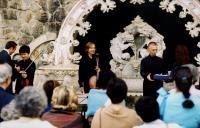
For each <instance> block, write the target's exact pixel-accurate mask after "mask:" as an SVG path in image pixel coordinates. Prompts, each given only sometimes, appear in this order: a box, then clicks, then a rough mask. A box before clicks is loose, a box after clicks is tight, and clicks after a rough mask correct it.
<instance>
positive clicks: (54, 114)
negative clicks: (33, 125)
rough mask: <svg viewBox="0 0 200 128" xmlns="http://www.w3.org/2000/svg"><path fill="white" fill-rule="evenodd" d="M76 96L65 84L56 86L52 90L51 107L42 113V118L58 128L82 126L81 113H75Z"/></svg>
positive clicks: (80, 127)
mask: <svg viewBox="0 0 200 128" xmlns="http://www.w3.org/2000/svg"><path fill="white" fill-rule="evenodd" d="M77 107H78V98H77V95H76V94H75V92H74V91H73V90H71V89H68V88H67V86H64V85H62V86H58V87H56V88H55V89H54V91H53V96H52V109H51V110H50V111H49V112H47V113H44V114H43V116H42V119H43V120H47V121H49V122H50V123H52V124H53V125H55V126H57V127H59V128H82V127H83V123H82V119H81V115H80V114H78V113H75V110H76V109H77Z"/></svg>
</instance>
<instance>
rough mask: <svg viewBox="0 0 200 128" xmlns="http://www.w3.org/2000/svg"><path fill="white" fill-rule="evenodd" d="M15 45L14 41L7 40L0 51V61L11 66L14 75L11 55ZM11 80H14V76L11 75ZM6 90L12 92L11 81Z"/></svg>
mask: <svg viewBox="0 0 200 128" xmlns="http://www.w3.org/2000/svg"><path fill="white" fill-rule="evenodd" d="M16 47H17V43H15V42H14V41H8V42H7V43H6V46H5V48H4V49H3V50H2V51H1V52H0V62H1V63H7V64H9V65H10V66H11V67H12V72H13V75H14V70H15V65H14V63H13V62H12V60H11V55H12V54H13V53H14V52H15V50H16ZM12 80H14V76H12ZM7 91H8V92H9V93H12V82H11V84H10V86H9V87H8V88H7Z"/></svg>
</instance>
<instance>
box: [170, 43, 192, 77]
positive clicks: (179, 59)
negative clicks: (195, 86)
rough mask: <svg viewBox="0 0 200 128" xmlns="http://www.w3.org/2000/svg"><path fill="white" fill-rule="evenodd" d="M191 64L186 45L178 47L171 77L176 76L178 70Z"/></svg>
mask: <svg viewBox="0 0 200 128" xmlns="http://www.w3.org/2000/svg"><path fill="white" fill-rule="evenodd" d="M189 63H190V56H189V50H188V48H187V47H186V46H185V45H177V46H176V49H175V62H174V64H173V65H172V67H171V75H172V77H174V76H175V72H176V69H177V68H178V67H180V66H181V65H184V64H189Z"/></svg>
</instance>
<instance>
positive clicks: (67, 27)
mask: <svg viewBox="0 0 200 128" xmlns="http://www.w3.org/2000/svg"><path fill="white" fill-rule="evenodd" d="M154 1H155V0H130V4H133V5H135V4H146V3H148V2H154ZM120 2H127V0H120ZM97 5H100V7H101V8H100V9H101V11H102V12H103V13H108V12H109V11H112V10H113V9H115V8H116V3H115V1H114V0H79V1H78V2H77V4H76V5H75V6H74V7H73V8H72V9H71V11H70V12H69V13H68V15H67V17H66V18H65V20H64V21H63V24H62V26H61V28H60V31H59V34H58V37H57V39H56V40H55V42H54V44H55V45H54V51H53V54H54V59H53V60H54V62H53V64H52V65H54V66H45V67H42V68H40V69H39V70H38V77H40V76H45V77H46V76H49V74H50V75H51V74H54V75H53V77H51V76H50V77H51V78H55V77H56V78H58V77H59V78H58V79H59V80H61V79H62V78H64V76H65V75H70V76H72V77H74V81H77V70H78V65H76V63H78V62H79V60H80V58H81V56H80V54H79V53H74V52H73V51H72V49H73V47H74V46H78V45H79V41H78V40H76V38H75V37H74V34H75V33H77V32H78V33H79V35H80V36H83V37H84V36H85V35H86V34H87V32H88V30H89V29H90V28H91V26H92V25H91V24H90V23H89V22H88V21H86V20H85V19H84V17H85V16H87V15H88V14H89V13H90V12H92V10H93V9H94V7H95V6H97ZM176 5H178V6H181V7H182V11H181V12H180V14H179V18H185V17H186V16H187V15H191V16H192V17H193V21H188V22H186V23H185V29H186V30H187V31H188V34H189V35H190V36H191V37H193V38H197V37H199V35H200V27H199V25H200V3H199V2H198V1H197V0H161V2H160V5H159V7H160V8H161V9H162V10H165V11H166V12H168V13H173V12H174V11H175V10H176V8H175V6H176ZM197 46H198V47H199V48H200V41H199V43H198V42H197ZM61 60H62V61H61ZM195 60H196V61H197V63H198V64H199V65H200V53H198V55H197V56H196V57H195ZM57 74H58V75H57ZM126 82H128V83H133V81H130V80H129V79H127V80H126ZM136 82H137V83H139V84H138V85H137V87H136V88H134V91H136V92H137V91H141V87H142V86H141V84H142V83H141V80H139V79H135V82H134V83H136Z"/></svg>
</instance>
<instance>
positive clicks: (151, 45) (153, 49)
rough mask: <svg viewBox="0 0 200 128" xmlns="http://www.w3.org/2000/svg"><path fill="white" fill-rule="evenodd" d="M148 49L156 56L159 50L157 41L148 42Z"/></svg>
mask: <svg viewBox="0 0 200 128" xmlns="http://www.w3.org/2000/svg"><path fill="white" fill-rule="evenodd" d="M147 50H148V52H149V55H150V56H156V53H157V51H158V46H157V43H156V42H150V43H149V44H148V47H147Z"/></svg>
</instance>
